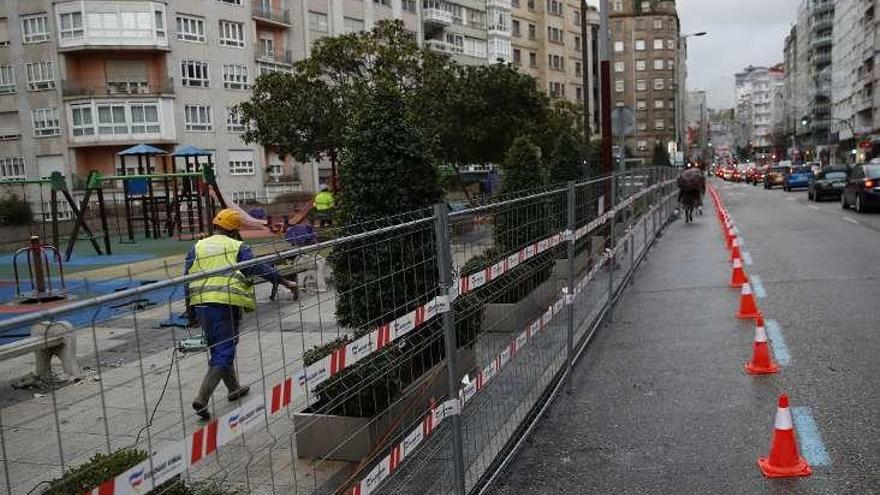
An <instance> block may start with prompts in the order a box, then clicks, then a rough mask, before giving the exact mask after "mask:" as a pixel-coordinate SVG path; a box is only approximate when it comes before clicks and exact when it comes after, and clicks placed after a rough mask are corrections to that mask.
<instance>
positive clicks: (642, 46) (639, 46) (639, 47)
mask: <svg viewBox="0 0 880 495" xmlns="http://www.w3.org/2000/svg"><path fill="white" fill-rule="evenodd" d="M644 50H645V40H636V51H637V52H641V51H644Z"/></svg>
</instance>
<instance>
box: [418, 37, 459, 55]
mask: <svg viewBox="0 0 880 495" xmlns="http://www.w3.org/2000/svg"><path fill="white" fill-rule="evenodd" d="M425 47H427V48H428V49H431V50H434V51H438V52H441V53H450V54H456V53H464V47H463V46H461V45H456V44H455V43H449V42H448V41H443V40H425Z"/></svg>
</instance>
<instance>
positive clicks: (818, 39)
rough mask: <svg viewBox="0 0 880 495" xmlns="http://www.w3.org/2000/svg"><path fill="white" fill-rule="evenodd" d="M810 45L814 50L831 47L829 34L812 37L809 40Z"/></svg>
mask: <svg viewBox="0 0 880 495" xmlns="http://www.w3.org/2000/svg"><path fill="white" fill-rule="evenodd" d="M810 45H811V46H812V47H813V48H814V49H816V48H822V47H826V46H831V34H830V33H829V34H822V35H818V36H813V38H812V39H811V40H810Z"/></svg>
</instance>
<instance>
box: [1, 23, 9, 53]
mask: <svg viewBox="0 0 880 495" xmlns="http://www.w3.org/2000/svg"><path fill="white" fill-rule="evenodd" d="M0 46H9V21H8V20H7V19H6V18H5V17H3V18H0Z"/></svg>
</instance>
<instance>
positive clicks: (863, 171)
mask: <svg viewBox="0 0 880 495" xmlns="http://www.w3.org/2000/svg"><path fill="white" fill-rule="evenodd" d="M840 206H841V207H842V208H843V209H844V210H846V209H848V208H849V207H850V206H852V207H853V208H855V209H856V211H857V212H859V213H864V212H865V211H867V210H868V209H869V208H874V207H876V206H880V164H876V163H869V164H867V165H858V166H856V167H855V168H853V169H852V172H850V174H849V179H848V180H847V182H846V186H844V188H843V194H841V195H840Z"/></svg>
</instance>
